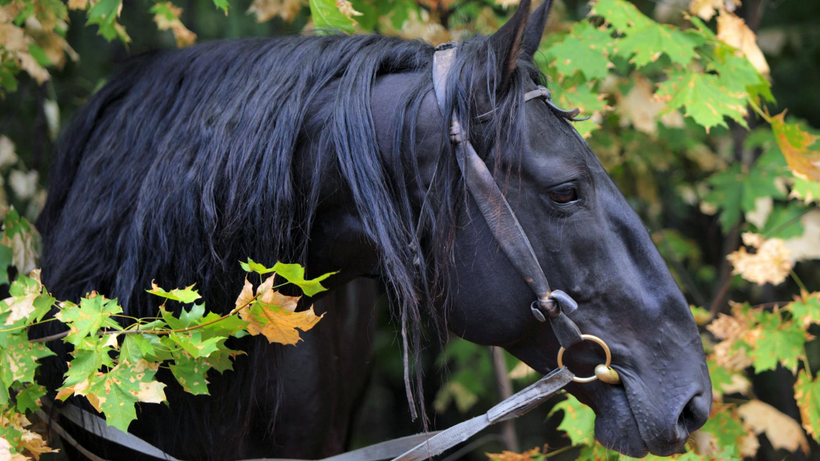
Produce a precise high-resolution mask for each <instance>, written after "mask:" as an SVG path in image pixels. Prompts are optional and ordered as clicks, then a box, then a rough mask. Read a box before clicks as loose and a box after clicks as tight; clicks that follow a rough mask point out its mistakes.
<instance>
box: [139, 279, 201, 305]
mask: <svg viewBox="0 0 820 461" xmlns="http://www.w3.org/2000/svg"><path fill="white" fill-rule="evenodd" d="M148 293H151V294H152V295H154V296H159V297H161V298H166V299H170V300H172V301H178V302H181V303H184V304H190V303H192V302H194V301H196V300H197V299H199V298H201V297H202V296H200V295H199V292H198V291H196V290H194V285H191V286H188V287H185V288H174V289H173V290H171V291H165V290H164V289H162V288H160V287H159V286H158V285H157V284H156V283H154V282H151V289H150V290H148Z"/></svg>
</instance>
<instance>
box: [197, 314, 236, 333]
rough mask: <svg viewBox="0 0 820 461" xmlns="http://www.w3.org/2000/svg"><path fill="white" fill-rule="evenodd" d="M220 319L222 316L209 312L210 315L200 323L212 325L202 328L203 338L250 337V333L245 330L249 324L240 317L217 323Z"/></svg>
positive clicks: (228, 318)
mask: <svg viewBox="0 0 820 461" xmlns="http://www.w3.org/2000/svg"><path fill="white" fill-rule="evenodd" d="M220 317H221V316H220V315H218V314H216V313H214V312H208V315H206V316H205V317H203V318H202V321H201V322H200V323H202V324H206V323H210V325H206V326H203V327H202V337H203V338H205V339H207V338H212V337H214V336H221V337H228V336H233V337H235V338H241V337H243V336H247V335H248V332H247V331H245V328H246V327H247V326H248V322H246V321H244V320H242V319H241V318H239V316H237V315H232V316H230V317H227V318H224V319H222V320H219V321H218V322H216V320H217V319H219V318H220ZM211 322H214V323H211Z"/></svg>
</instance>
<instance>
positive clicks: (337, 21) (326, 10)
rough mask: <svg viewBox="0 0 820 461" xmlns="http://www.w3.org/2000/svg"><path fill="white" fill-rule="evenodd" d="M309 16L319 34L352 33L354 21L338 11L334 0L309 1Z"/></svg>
mask: <svg viewBox="0 0 820 461" xmlns="http://www.w3.org/2000/svg"><path fill="white" fill-rule="evenodd" d="M310 15H311V17H312V18H313V24H314V25H315V26H316V29H317V30H318V31H319V33H332V32H334V31H342V32H344V33H346V34H352V33H353V26H354V25H355V24H356V21H354V20H353V18H351V17H349V16H346V15H345V14H344V13H342V12H341V11H340V10H339V7H338V6H337V2H336V0H310Z"/></svg>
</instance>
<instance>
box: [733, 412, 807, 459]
mask: <svg viewBox="0 0 820 461" xmlns="http://www.w3.org/2000/svg"><path fill="white" fill-rule="evenodd" d="M737 412H738V415H740V418H741V419H742V420H743V422H744V423H745V424H746V425H747V426H749V428H750V429H752V431H754V433H755V434H757V435H760V434H764V433H765V434H766V438H768V439H769V442H770V443H771V444H772V447H774V449H775V450H777V449H779V448H785V449H786V450H788V451H791V452H794V451H797V449H798V448H799V449H801V450H803V452H804V453H807V454H808V452H809V442H808V440H806V435H805V434H804V433H803V428H801V427H800V424H799V423H798V422H797V421H795V420H794V419H792V418H791V417H789V416H787V415H785V414H783V413H781V412H780V410H778V409H777V408H775V407H773V406H771V405H769V404H767V403H764V402H761V401H760V400H751V401H749V402H748V403H744V404H743V405H741V406H739V407H738V409H737Z"/></svg>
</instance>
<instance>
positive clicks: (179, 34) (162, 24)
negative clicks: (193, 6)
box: [154, 2, 196, 48]
mask: <svg viewBox="0 0 820 461" xmlns="http://www.w3.org/2000/svg"><path fill="white" fill-rule="evenodd" d="M164 10H165V11H168V12H169V14H162V13H157V14H155V15H154V22H155V23H157V29H159V30H170V31H171V32H172V33H173V34H174V38H175V39H176V41H177V46H178V47H179V48H184V47H186V46H190V45H193V44H194V43H196V34H195V33H193V32H191V31H190V30H189V29H188V28H187V27H185V24H183V23H182V21H180V20H179V17H180V15H181V14H182V8H179V7H177V6H174V5H173V4H172V3H171V2H166V3H165V8H164ZM169 15H170V17H169Z"/></svg>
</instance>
